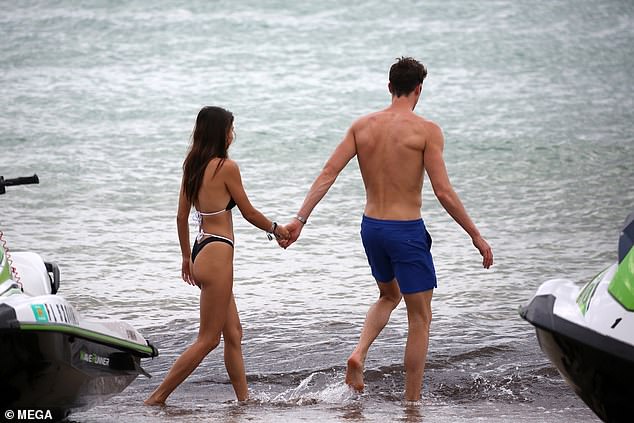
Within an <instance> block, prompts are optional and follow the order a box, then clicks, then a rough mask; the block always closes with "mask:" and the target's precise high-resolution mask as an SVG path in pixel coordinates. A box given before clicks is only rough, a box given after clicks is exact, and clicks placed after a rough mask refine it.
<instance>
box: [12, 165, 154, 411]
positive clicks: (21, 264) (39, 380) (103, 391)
mask: <svg viewBox="0 0 634 423" xmlns="http://www.w3.org/2000/svg"><path fill="white" fill-rule="evenodd" d="M38 182H39V180H38V178H37V175H34V176H32V177H27V178H16V179H7V180H5V179H4V178H2V177H1V176H0V194H4V193H5V192H6V187H7V186H12V185H20V184H27V183H38ZM1 236H2V232H0V240H2V239H1ZM59 284H60V272H59V267H58V266H57V265H56V264H55V263H50V262H45V261H44V260H43V259H42V257H40V256H39V255H38V254H37V253H34V252H13V253H9V251H8V249H7V248H6V244H5V243H4V241H3V244H2V245H0V380H1V381H2V383H0V411H2V412H5V410H11V411H10V412H11V413H13V414H11V415H14V416H15V417H16V418H19V417H20V415H19V414H18V413H19V412H20V410H22V411H28V410H37V411H38V412H39V413H40V414H38V415H41V416H42V417H43V418H47V419H55V420H59V419H62V418H64V417H66V416H67V415H68V414H70V413H71V411H73V410H85V409H88V408H90V407H93V406H95V405H98V404H100V403H103V402H104V401H106V400H107V399H108V398H110V397H112V396H114V395H116V394H119V393H121V392H122V391H123V390H124V389H125V388H126V387H127V386H128V385H129V384H130V383H132V382H133V381H134V380H135V379H136V377H137V376H138V375H139V374H143V375H145V376H148V377H149V376H150V375H149V374H148V373H147V372H145V371H144V370H143V368H142V367H141V359H143V358H151V357H156V356H157V355H158V350H157V349H156V348H155V347H154V346H153V345H152V344H151V343H150V342H149V341H147V340H146V339H145V338H144V337H143V336H142V335H141V334H140V333H139V332H138V331H137V330H136V329H135V328H134V327H132V326H131V325H130V324H129V323H127V322H123V321H116V320H110V319H106V318H103V319H98V320H97V319H88V318H85V317H84V316H82V315H81V313H79V312H78V311H77V309H75V307H73V305H72V304H70V303H69V302H68V301H66V299H64V297H62V296H60V295H57V292H58V289H59ZM7 412H8V411H7Z"/></svg>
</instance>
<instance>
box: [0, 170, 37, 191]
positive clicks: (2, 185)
mask: <svg viewBox="0 0 634 423" xmlns="http://www.w3.org/2000/svg"><path fill="white" fill-rule="evenodd" d="M39 183H40V179H39V178H38V177H37V175H35V174H34V175H33V176H22V177H19V178H12V179H4V177H3V176H0V194H4V193H6V192H7V190H6V187H10V186H14V185H27V184H39Z"/></svg>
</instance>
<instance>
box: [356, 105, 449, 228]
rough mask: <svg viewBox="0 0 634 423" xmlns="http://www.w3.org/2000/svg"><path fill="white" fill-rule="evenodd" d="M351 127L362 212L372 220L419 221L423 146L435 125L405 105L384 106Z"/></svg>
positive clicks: (434, 130)
mask: <svg viewBox="0 0 634 423" xmlns="http://www.w3.org/2000/svg"><path fill="white" fill-rule="evenodd" d="M352 131H353V134H354V140H355V144H356V151H357V159H358V161H359V167H360V168H361V175H362V177H363V182H364V184H365V189H366V206H365V212H364V214H365V215H366V216H368V217H373V218H376V219H391V220H414V219H419V218H420V217H421V211H420V210H421V206H422V188H423V178H424V154H425V145H426V144H427V142H428V140H429V139H430V132H431V133H435V132H436V131H437V126H436V125H435V124H434V123H433V122H430V121H427V120H425V119H423V118H421V117H420V116H418V115H416V114H414V113H413V112H412V110H411V109H409V108H406V107H398V106H390V107H388V108H387V109H385V110H382V111H379V112H376V113H372V114H370V115H367V116H364V117H362V118H360V119H359V120H357V121H356V122H355V123H354V124H353V125H352ZM430 142H433V139H432V141H430Z"/></svg>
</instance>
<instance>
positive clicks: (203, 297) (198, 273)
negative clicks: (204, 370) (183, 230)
mask: <svg viewBox="0 0 634 423" xmlns="http://www.w3.org/2000/svg"><path fill="white" fill-rule="evenodd" d="M194 279H195V280H196V281H197V282H198V285H199V286H200V290H201V291H200V329H199V331H198V338H197V339H196V341H195V342H194V343H193V344H192V345H191V346H190V347H189V348H187V349H186V350H185V352H183V354H181V356H180V357H178V359H177V360H176V361H175V362H174V364H173V365H172V368H171V369H170V371H169V372H168V373H167V376H165V379H164V380H163V383H161V385H160V386H159V387H158V388H156V390H155V391H154V392H153V393H152V395H150V397H149V398H148V399H147V400H145V404H146V405H159V404H165V400H166V399H167V397H168V396H169V395H170V394H171V393H172V391H174V389H176V388H177V387H178V385H180V384H181V383H182V382H183V381H184V380H185V379H186V378H187V376H189V375H190V374H191V373H192V372H193V371H194V370H195V369H196V367H198V365H199V364H200V362H201V361H202V360H203V359H204V358H205V357H206V356H207V354H209V353H210V352H211V351H212V350H213V349H214V348H216V347H217V346H218V344H219V343H220V333H221V331H222V328H223V327H224V325H225V321H226V320H227V315H228V310H229V306H230V303H231V298H232V297H231V295H232V294H231V290H232V288H233V248H232V247H231V246H229V245H227V244H224V243H221V242H216V243H211V244H208V245H207V246H206V247H205V248H203V250H202V251H201V252H200V253H199V254H198V257H197V258H196V262H195V263H194Z"/></svg>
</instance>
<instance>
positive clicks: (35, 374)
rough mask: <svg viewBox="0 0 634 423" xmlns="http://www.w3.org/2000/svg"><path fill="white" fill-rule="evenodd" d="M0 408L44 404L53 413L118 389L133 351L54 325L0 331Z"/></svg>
mask: <svg viewBox="0 0 634 423" xmlns="http://www.w3.org/2000/svg"><path fill="white" fill-rule="evenodd" d="M0 357H3V366H2V367H1V368H0V380H2V383H1V384H0V408H1V409H12V410H18V409H46V410H50V411H51V413H53V415H54V416H55V417H56V418H62V417H64V416H66V415H67V414H69V412H70V410H78V409H87V408H90V407H93V406H95V405H98V404H100V403H102V402H104V401H105V400H107V399H108V398H110V397H112V396H114V395H116V394H118V393H120V392H122V391H123V390H124V389H125V388H126V387H127V386H128V385H129V384H130V383H132V382H133V381H134V379H135V378H136V377H137V376H138V375H139V374H140V373H145V372H144V371H143V369H142V368H141V366H140V359H141V357H140V356H139V355H136V354H135V353H133V352H130V351H125V350H122V349H120V348H117V347H113V346H111V345H106V344H101V343H97V342H94V341H92V340H88V339H85V338H81V337H78V336H75V335H71V334H67V333H62V332H57V331H50V330H46V331H38V330H28V331H24V330H19V329H16V330H2V331H0Z"/></svg>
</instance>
